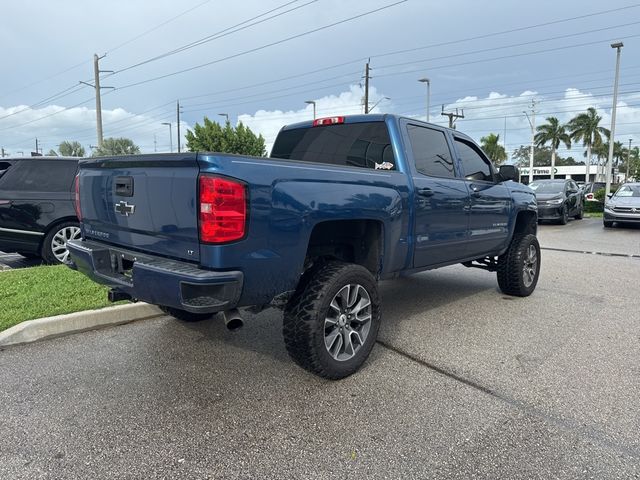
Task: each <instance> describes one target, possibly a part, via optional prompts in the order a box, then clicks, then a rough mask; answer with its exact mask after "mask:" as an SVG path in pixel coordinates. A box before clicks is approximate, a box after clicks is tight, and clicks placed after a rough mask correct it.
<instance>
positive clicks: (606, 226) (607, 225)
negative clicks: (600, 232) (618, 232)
mask: <svg viewBox="0 0 640 480" xmlns="http://www.w3.org/2000/svg"><path fill="white" fill-rule="evenodd" d="M602 224H603V225H604V228H611V227H613V222H609V221H607V220H603V221H602Z"/></svg>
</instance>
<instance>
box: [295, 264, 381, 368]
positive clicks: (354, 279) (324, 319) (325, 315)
mask: <svg viewBox="0 0 640 480" xmlns="http://www.w3.org/2000/svg"><path fill="white" fill-rule="evenodd" d="M380 316H381V315H380V298H379V295H378V286H377V284H376V280H375V279H374V278H373V275H371V273H370V272H369V271H368V270H367V269H365V268H364V267H361V266H360V265H354V264H348V263H339V262H330V263H327V264H325V265H324V266H322V267H321V268H319V269H318V270H317V271H316V272H315V273H314V274H313V276H312V277H311V278H310V279H309V281H308V282H307V283H306V284H305V285H303V286H302V288H301V292H297V294H296V295H294V297H293V298H292V299H291V301H290V302H289V305H287V308H286V309H285V313H284V319H283V334H284V340H285V345H286V347H287V351H288V352H289V355H290V356H291V357H292V358H293V360H294V361H295V362H296V363H297V364H298V365H300V366H301V367H303V368H305V369H306V370H309V371H310V372H312V373H315V374H316V375H319V376H321V377H325V378H330V379H339V378H344V377H347V376H349V375H351V374H352V373H354V372H356V371H357V370H358V369H359V368H360V367H361V366H362V364H363V363H364V362H365V360H366V359H367V357H368V356H369V353H370V352H371V349H372V348H373V345H374V343H375V341H376V337H377V336H378V329H379V328H380Z"/></svg>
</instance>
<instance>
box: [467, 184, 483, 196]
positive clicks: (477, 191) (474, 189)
mask: <svg viewBox="0 0 640 480" xmlns="http://www.w3.org/2000/svg"><path fill="white" fill-rule="evenodd" d="M469 188H471V196H472V197H479V196H480V193H481V192H482V190H481V189H480V187H479V186H478V185H475V184H473V183H472V184H471V185H469Z"/></svg>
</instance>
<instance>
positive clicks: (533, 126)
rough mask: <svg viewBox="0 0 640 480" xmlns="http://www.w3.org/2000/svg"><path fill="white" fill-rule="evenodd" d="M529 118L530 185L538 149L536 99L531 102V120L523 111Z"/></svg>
mask: <svg viewBox="0 0 640 480" xmlns="http://www.w3.org/2000/svg"><path fill="white" fill-rule="evenodd" d="M522 113H524V114H525V115H526V116H527V121H528V122H529V125H530V126H531V153H530V154H529V183H531V182H533V158H534V154H535V148H536V101H535V99H532V100H531V118H529V114H528V113H527V112H526V111H523V112H522ZM551 178H553V168H551Z"/></svg>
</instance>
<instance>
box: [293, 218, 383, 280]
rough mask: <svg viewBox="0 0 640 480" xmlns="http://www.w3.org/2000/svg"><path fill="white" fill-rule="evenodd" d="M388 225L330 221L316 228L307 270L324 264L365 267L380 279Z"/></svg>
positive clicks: (377, 222) (360, 220)
mask: <svg viewBox="0 0 640 480" xmlns="http://www.w3.org/2000/svg"><path fill="white" fill-rule="evenodd" d="M383 248H384V225H383V223H382V222H381V221H380V220H373V219H350V220H326V221H322V222H319V223H317V224H315V225H314V227H313V230H312V231H311V235H310V236H309V242H308V244H307V251H306V258H305V268H304V270H307V269H308V268H309V267H311V266H312V265H313V264H314V263H318V261H323V260H337V261H342V262H346V263H354V264H356V265H361V266H363V267H364V268H366V269H367V270H369V271H370V272H371V274H372V275H373V276H374V277H376V278H378V277H379V275H380V273H381V270H382V252H383V251H384V250H383Z"/></svg>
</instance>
